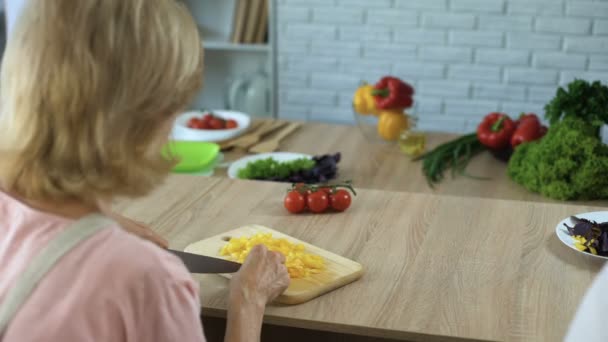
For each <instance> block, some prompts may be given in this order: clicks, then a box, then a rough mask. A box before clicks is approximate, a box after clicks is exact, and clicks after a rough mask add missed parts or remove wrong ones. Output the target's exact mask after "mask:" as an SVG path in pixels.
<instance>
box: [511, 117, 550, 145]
mask: <svg viewBox="0 0 608 342" xmlns="http://www.w3.org/2000/svg"><path fill="white" fill-rule="evenodd" d="M545 133H546V127H545V129H543V126H542V125H541V123H540V120H539V119H538V117H537V116H536V114H533V113H530V114H522V115H521V117H520V119H519V125H518V126H517V129H516V130H515V133H513V136H512V137H511V146H512V147H513V148H515V147H517V146H519V145H520V144H523V143H525V142H530V141H534V140H537V139H540V138H541V137H542V136H543V135H544V134H545Z"/></svg>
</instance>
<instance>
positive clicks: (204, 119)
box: [203, 114, 215, 122]
mask: <svg viewBox="0 0 608 342" xmlns="http://www.w3.org/2000/svg"><path fill="white" fill-rule="evenodd" d="M214 118H215V116H213V114H205V116H203V121H206V122H211V120H213V119H214Z"/></svg>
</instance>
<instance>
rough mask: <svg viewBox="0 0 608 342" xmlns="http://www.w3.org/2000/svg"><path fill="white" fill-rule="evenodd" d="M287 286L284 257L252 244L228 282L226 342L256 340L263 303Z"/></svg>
mask: <svg viewBox="0 0 608 342" xmlns="http://www.w3.org/2000/svg"><path fill="white" fill-rule="evenodd" d="M287 286H289V273H287V267H285V257H284V256H283V255H282V254H280V253H276V252H271V251H269V250H268V249H266V247H265V246H262V245H259V246H255V247H254V248H253V249H252V250H251V252H250V253H249V256H248V257H247V260H245V263H244V264H243V266H241V269H240V270H239V271H238V272H237V273H236V274H235V275H234V276H233V277H232V281H231V282H230V298H229V303H228V325H227V327H226V336H225V339H224V341H226V342H241V341H248V342H250V341H259V340H260V334H261V331H262V319H263V317H264V309H265V307H266V304H267V303H269V302H271V301H273V300H274V299H275V298H277V297H278V296H280V295H281V294H282V293H283V292H284V291H285V289H286V288H287Z"/></svg>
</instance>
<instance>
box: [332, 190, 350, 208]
mask: <svg viewBox="0 0 608 342" xmlns="http://www.w3.org/2000/svg"><path fill="white" fill-rule="evenodd" d="M329 201H330V202H331V207H332V208H333V209H334V210H337V211H344V210H346V209H348V207H350V202H351V198H350V194H349V193H348V191H346V190H343V189H340V190H338V191H336V193H335V194H332V195H330V196H329Z"/></svg>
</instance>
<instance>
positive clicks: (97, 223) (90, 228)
mask: <svg viewBox="0 0 608 342" xmlns="http://www.w3.org/2000/svg"><path fill="white" fill-rule="evenodd" d="M112 223H113V221H111V220H110V219H108V218H106V217H105V216H102V215H100V214H91V215H87V216H85V217H83V218H81V219H79V220H77V221H75V222H74V223H72V224H71V225H69V226H68V227H67V228H66V229H64V230H63V231H62V232H61V233H59V234H58V235H57V236H56V237H55V238H53V239H52V240H51V242H50V243H49V244H48V245H47V246H46V247H44V248H43V249H42V250H41V251H40V253H38V254H37V255H35V256H34V258H33V259H32V260H31V262H30V263H29V264H28V265H27V266H26V268H25V271H24V272H23V273H21V275H20V276H19V277H17V280H16V281H15V284H14V285H13V287H12V288H11V289H10V290H9V291H8V293H7V295H6V298H5V299H4V301H3V302H2V303H0V337H2V335H3V334H4V332H5V330H6V328H7V327H8V324H9V323H10V321H11V320H12V319H13V317H14V316H15V315H16V314H17V311H18V310H19V309H20V308H21V306H22V305H23V304H24V303H25V301H26V300H27V299H28V297H29V296H30V294H31V293H32V292H33V291H34V290H35V288H36V286H37V285H38V283H39V282H40V280H42V278H43V277H44V276H45V275H46V274H47V273H48V272H49V271H50V270H51V269H52V268H53V266H54V265H55V264H56V263H57V262H58V261H59V260H60V259H61V257H63V256H64V255H65V254H67V253H68V252H70V251H71V250H72V249H73V248H74V247H76V246H77V245H78V244H79V243H80V242H82V241H84V240H86V239H87V238H89V237H91V236H92V235H93V234H95V233H97V232H98V231H100V230H102V229H104V228H106V227H108V226H109V225H111V224H112Z"/></svg>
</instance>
